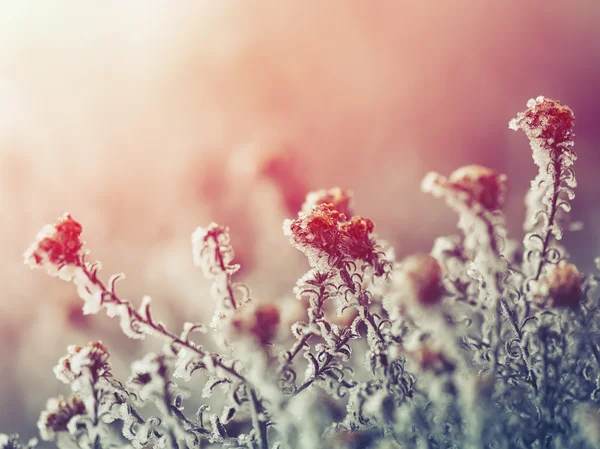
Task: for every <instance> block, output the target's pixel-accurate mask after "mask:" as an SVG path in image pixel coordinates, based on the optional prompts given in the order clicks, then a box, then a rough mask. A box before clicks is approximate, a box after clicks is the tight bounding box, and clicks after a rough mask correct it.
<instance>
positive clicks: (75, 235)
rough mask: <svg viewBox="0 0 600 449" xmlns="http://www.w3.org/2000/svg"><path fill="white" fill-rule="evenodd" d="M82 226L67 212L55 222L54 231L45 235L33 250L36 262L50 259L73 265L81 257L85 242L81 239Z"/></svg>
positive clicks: (54, 261) (58, 263) (57, 262)
mask: <svg viewBox="0 0 600 449" xmlns="http://www.w3.org/2000/svg"><path fill="white" fill-rule="evenodd" d="M81 231H82V227H81V225H80V224H79V223H78V222H76V221H75V220H73V218H72V217H71V215H69V214H66V215H64V216H63V217H61V218H60V219H59V221H58V222H56V223H55V224H54V233H53V234H49V235H47V236H45V237H43V238H42V239H41V240H40V241H39V242H38V243H37V247H36V248H35V250H34V252H33V255H32V256H33V258H34V261H35V263H36V264H38V265H39V264H41V263H42V261H43V260H48V261H49V262H50V263H52V264H55V265H73V264H76V263H77V262H78V261H79V260H80V257H81V250H82V247H83V243H82V241H81V240H80V236H81Z"/></svg>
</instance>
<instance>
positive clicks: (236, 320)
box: [228, 303, 280, 345]
mask: <svg viewBox="0 0 600 449" xmlns="http://www.w3.org/2000/svg"><path fill="white" fill-rule="evenodd" d="M279 322H280V315H279V308H278V307H277V306H276V305H275V304H271V303H265V304H257V303H247V304H246V305H244V307H240V308H239V309H238V310H237V311H236V314H235V316H233V317H232V318H231V321H230V322H229V326H228V327H229V328H228V334H229V336H230V338H232V339H235V340H238V339H244V338H247V337H251V338H252V339H254V340H255V341H257V342H258V343H260V344H262V345H265V344H267V343H269V342H271V340H273V338H274V337H275V336H276V335H277V331H278V329H279Z"/></svg>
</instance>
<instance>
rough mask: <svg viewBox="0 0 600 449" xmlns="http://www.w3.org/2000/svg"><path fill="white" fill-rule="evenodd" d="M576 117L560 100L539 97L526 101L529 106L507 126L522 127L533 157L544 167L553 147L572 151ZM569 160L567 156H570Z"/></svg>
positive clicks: (515, 128) (513, 128)
mask: <svg viewBox="0 0 600 449" xmlns="http://www.w3.org/2000/svg"><path fill="white" fill-rule="evenodd" d="M574 123H575V116H574V114H573V111H572V110H571V109H570V108H569V107H568V106H563V105H562V104H560V102H559V101H556V100H551V99H550V98H545V97H543V96H539V97H537V98H535V99H533V98H531V99H530V100H529V101H528V102H527V109H526V110H525V111H524V112H520V113H519V114H517V117H515V118H514V119H512V120H511V121H510V122H509V124H508V127H509V128H510V129H512V130H515V131H517V130H519V129H521V130H523V132H525V134H526V135H527V137H528V138H529V141H530V144H531V148H532V150H533V160H534V162H535V163H536V164H537V165H538V166H539V167H540V168H541V169H545V168H546V167H545V165H546V164H547V163H548V161H549V157H548V153H550V152H551V151H552V150H558V151H560V152H569V150H570V148H571V147H572V146H573V143H574V142H573V138H574V134H573V126H574ZM567 159H568V158H567Z"/></svg>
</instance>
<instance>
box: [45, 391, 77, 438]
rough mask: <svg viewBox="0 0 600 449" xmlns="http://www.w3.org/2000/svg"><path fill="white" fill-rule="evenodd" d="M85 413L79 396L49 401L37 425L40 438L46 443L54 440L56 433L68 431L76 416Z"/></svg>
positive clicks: (62, 397)
mask: <svg viewBox="0 0 600 449" xmlns="http://www.w3.org/2000/svg"><path fill="white" fill-rule="evenodd" d="M85 413H86V409H85V404H84V403H83V401H82V400H81V399H80V398H79V397H78V396H75V395H72V396H69V397H64V396H59V397H58V398H51V399H49V400H48V402H47V404H46V409H45V410H44V411H43V412H42V414H41V415H40V419H39V420H38V424H37V425H38V429H39V431H40V436H41V437H42V439H43V440H44V441H50V440H53V439H54V435H55V434H56V433H58V432H66V431H67V429H68V428H67V425H68V424H69V421H71V419H72V418H73V417H74V416H78V415H84V414H85Z"/></svg>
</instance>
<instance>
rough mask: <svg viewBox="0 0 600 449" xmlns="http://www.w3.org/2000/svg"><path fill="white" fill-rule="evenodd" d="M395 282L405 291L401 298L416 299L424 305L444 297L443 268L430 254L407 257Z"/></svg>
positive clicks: (436, 301) (435, 302) (434, 302)
mask: <svg viewBox="0 0 600 449" xmlns="http://www.w3.org/2000/svg"><path fill="white" fill-rule="evenodd" d="M395 283H396V284H397V285H398V286H399V287H400V290H401V291H402V292H404V295H402V296H401V298H407V299H409V300H412V301H416V302H418V303H419V304H421V305H424V306H431V305H434V304H437V303H438V302H440V300H441V299H442V296H443V294H444V287H443V285H442V268H441V266H440V264H439V262H438V261H437V260H436V259H435V258H434V257H432V256H430V255H429V254H416V255H412V256H408V257H406V258H405V259H404V260H403V261H402V262H401V263H400V267H399V270H398V273H397V275H396V277H395Z"/></svg>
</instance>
